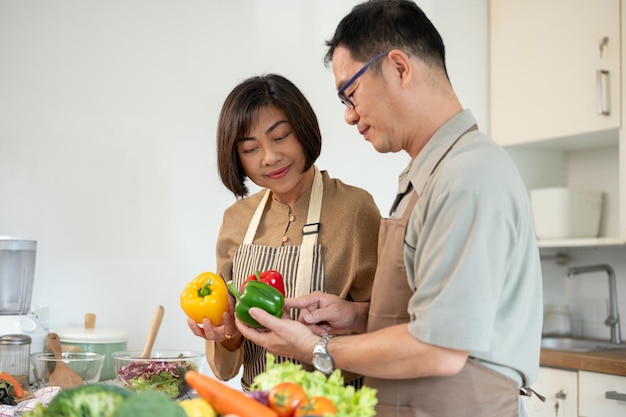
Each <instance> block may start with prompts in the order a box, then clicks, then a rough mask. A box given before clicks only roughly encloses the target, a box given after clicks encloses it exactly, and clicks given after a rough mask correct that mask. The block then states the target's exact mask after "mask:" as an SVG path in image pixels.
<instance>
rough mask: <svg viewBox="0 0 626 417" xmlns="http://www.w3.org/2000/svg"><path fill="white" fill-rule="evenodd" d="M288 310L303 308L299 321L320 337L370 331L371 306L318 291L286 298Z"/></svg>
mask: <svg viewBox="0 0 626 417" xmlns="http://www.w3.org/2000/svg"><path fill="white" fill-rule="evenodd" d="M285 307H287V308H298V309H300V316H299V318H298V321H300V322H301V323H304V324H306V325H308V326H309V328H310V329H311V331H313V332H314V333H316V334H319V335H323V334H327V333H330V334H344V333H364V332H365V330H366V328H367V314H368V312H369V303H361V302H353V301H346V300H344V299H343V298H341V297H339V296H336V295H333V294H326V293H324V292H321V291H315V292H312V293H311V294H306V295H303V296H301V297H298V298H288V299H285Z"/></svg>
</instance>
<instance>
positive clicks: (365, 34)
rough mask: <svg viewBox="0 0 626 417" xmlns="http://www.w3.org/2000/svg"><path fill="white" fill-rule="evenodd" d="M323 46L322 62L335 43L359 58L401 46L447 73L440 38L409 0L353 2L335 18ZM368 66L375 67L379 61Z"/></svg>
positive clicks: (330, 57) (329, 53)
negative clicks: (336, 23)
mask: <svg viewBox="0 0 626 417" xmlns="http://www.w3.org/2000/svg"><path fill="white" fill-rule="evenodd" d="M326 46H328V48H329V49H328V52H327V53H326V56H325V57H324V62H325V64H326V65H328V64H329V63H330V62H331V61H332V59H333V52H334V51H335V48H337V47H338V46H341V47H344V48H346V49H347V50H348V51H349V52H350V55H351V56H352V59H354V60H356V61H361V62H367V61H369V60H370V59H371V58H372V57H374V56H376V55H377V54H380V53H383V52H386V51H390V50H392V49H401V50H403V51H405V52H407V53H409V54H411V55H413V56H415V57H417V58H419V59H421V60H422V61H424V62H426V63H427V64H429V65H433V66H436V67H439V68H441V69H443V70H444V71H446V74H447V70H446V63H445V61H446V54H445V47H444V44H443V39H441V35H440V34H439V32H438V31H437V29H436V28H435V26H434V25H433V24H432V22H431V21H430V20H429V19H428V17H426V15H425V14H424V12H423V11H422V9H420V8H419V7H418V6H417V5H416V4H415V3H414V2H413V1H410V0H370V1H367V2H364V3H361V4H357V5H356V6H354V7H353V8H352V11H351V12H350V13H349V14H348V15H346V16H345V17H344V18H343V19H342V20H341V22H339V25H338V26H337V29H336V30H335V34H334V35H333V37H332V39H330V40H328V41H327V42H326ZM376 64H378V65H376ZM372 68H373V69H374V70H377V69H378V68H380V63H379V62H377V63H375V64H374V65H373V66H372Z"/></svg>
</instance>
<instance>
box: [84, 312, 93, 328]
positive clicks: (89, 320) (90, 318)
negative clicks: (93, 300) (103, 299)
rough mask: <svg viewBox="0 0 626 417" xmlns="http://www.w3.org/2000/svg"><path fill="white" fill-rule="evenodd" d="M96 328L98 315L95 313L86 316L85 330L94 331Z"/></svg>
mask: <svg viewBox="0 0 626 417" xmlns="http://www.w3.org/2000/svg"><path fill="white" fill-rule="evenodd" d="M95 328H96V315H95V314H94V313H87V314H85V330H93V329H95Z"/></svg>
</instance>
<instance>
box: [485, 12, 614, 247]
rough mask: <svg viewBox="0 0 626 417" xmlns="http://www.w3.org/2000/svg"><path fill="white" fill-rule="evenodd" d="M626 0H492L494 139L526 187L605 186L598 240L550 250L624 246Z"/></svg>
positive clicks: (565, 242)
mask: <svg viewBox="0 0 626 417" xmlns="http://www.w3.org/2000/svg"><path fill="white" fill-rule="evenodd" d="M624 22H626V0H603V1H601V2H597V1H595V0H577V1H575V2H571V1H567V0H551V1H549V2H546V1H542V0H490V2H489V48H490V50H489V71H490V81H489V82H490V85H489V91H490V92H489V118H490V135H491V136H492V137H493V139H494V140H495V141H496V142H498V143H500V144H501V145H502V146H504V148H505V149H506V150H507V151H508V152H509V154H510V155H511V156H512V158H513V159H514V160H515V162H516V164H517V166H518V167H519V169H520V172H521V174H522V177H523V179H524V182H525V184H526V187H527V188H528V189H529V190H530V189H533V188H542V187H554V186H566V187H572V188H578V189H594V190H600V191H602V192H603V209H602V218H601V223H600V233H599V236H598V237H597V238H589V239H558V240H546V241H540V242H539V246H540V247H542V248H545V247H577V246H578V247H584V246H602V245H623V244H625V243H626V145H625V146H620V143H622V142H625V141H626V130H625V129H624V127H622V124H621V120H622V118H624V117H626V112H625V110H624V109H625V108H626V105H625V106H621V104H620V103H621V102H626V101H625V100H626V97H625V91H626V89H624V88H622V87H621V80H622V79H623V78H624V77H625V74H626V68H625V69H622V67H621V57H622V56H626V52H625V48H626V45H625V44H626V42H622V39H621V36H620V30H621V27H622V25H623V24H624Z"/></svg>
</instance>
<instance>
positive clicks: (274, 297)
mask: <svg viewBox="0 0 626 417" xmlns="http://www.w3.org/2000/svg"><path fill="white" fill-rule="evenodd" d="M226 285H227V286H228V289H229V290H230V293H231V294H232V295H233V296H234V297H235V298H236V299H237V303H236V304H235V314H236V315H237V318H238V319H239V320H241V321H242V322H244V323H245V324H247V325H248V326H250V327H255V328H257V329H262V328H263V325H262V324H261V323H259V322H258V321H256V320H255V319H253V318H252V317H250V313H249V312H248V310H250V308H251V307H259V308H261V309H263V310H265V311H267V312H268V313H270V314H271V315H272V316H274V317H278V318H281V317H282V316H283V306H284V305H285V297H283V295H282V294H281V293H280V291H278V290H277V289H276V288H274V287H272V286H271V285H269V284H267V283H265V282H261V281H249V282H247V283H246V285H245V286H244V287H243V292H241V293H240V292H239V291H238V290H237V288H235V286H234V285H233V282H232V281H228V283H227V284H226Z"/></svg>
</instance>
